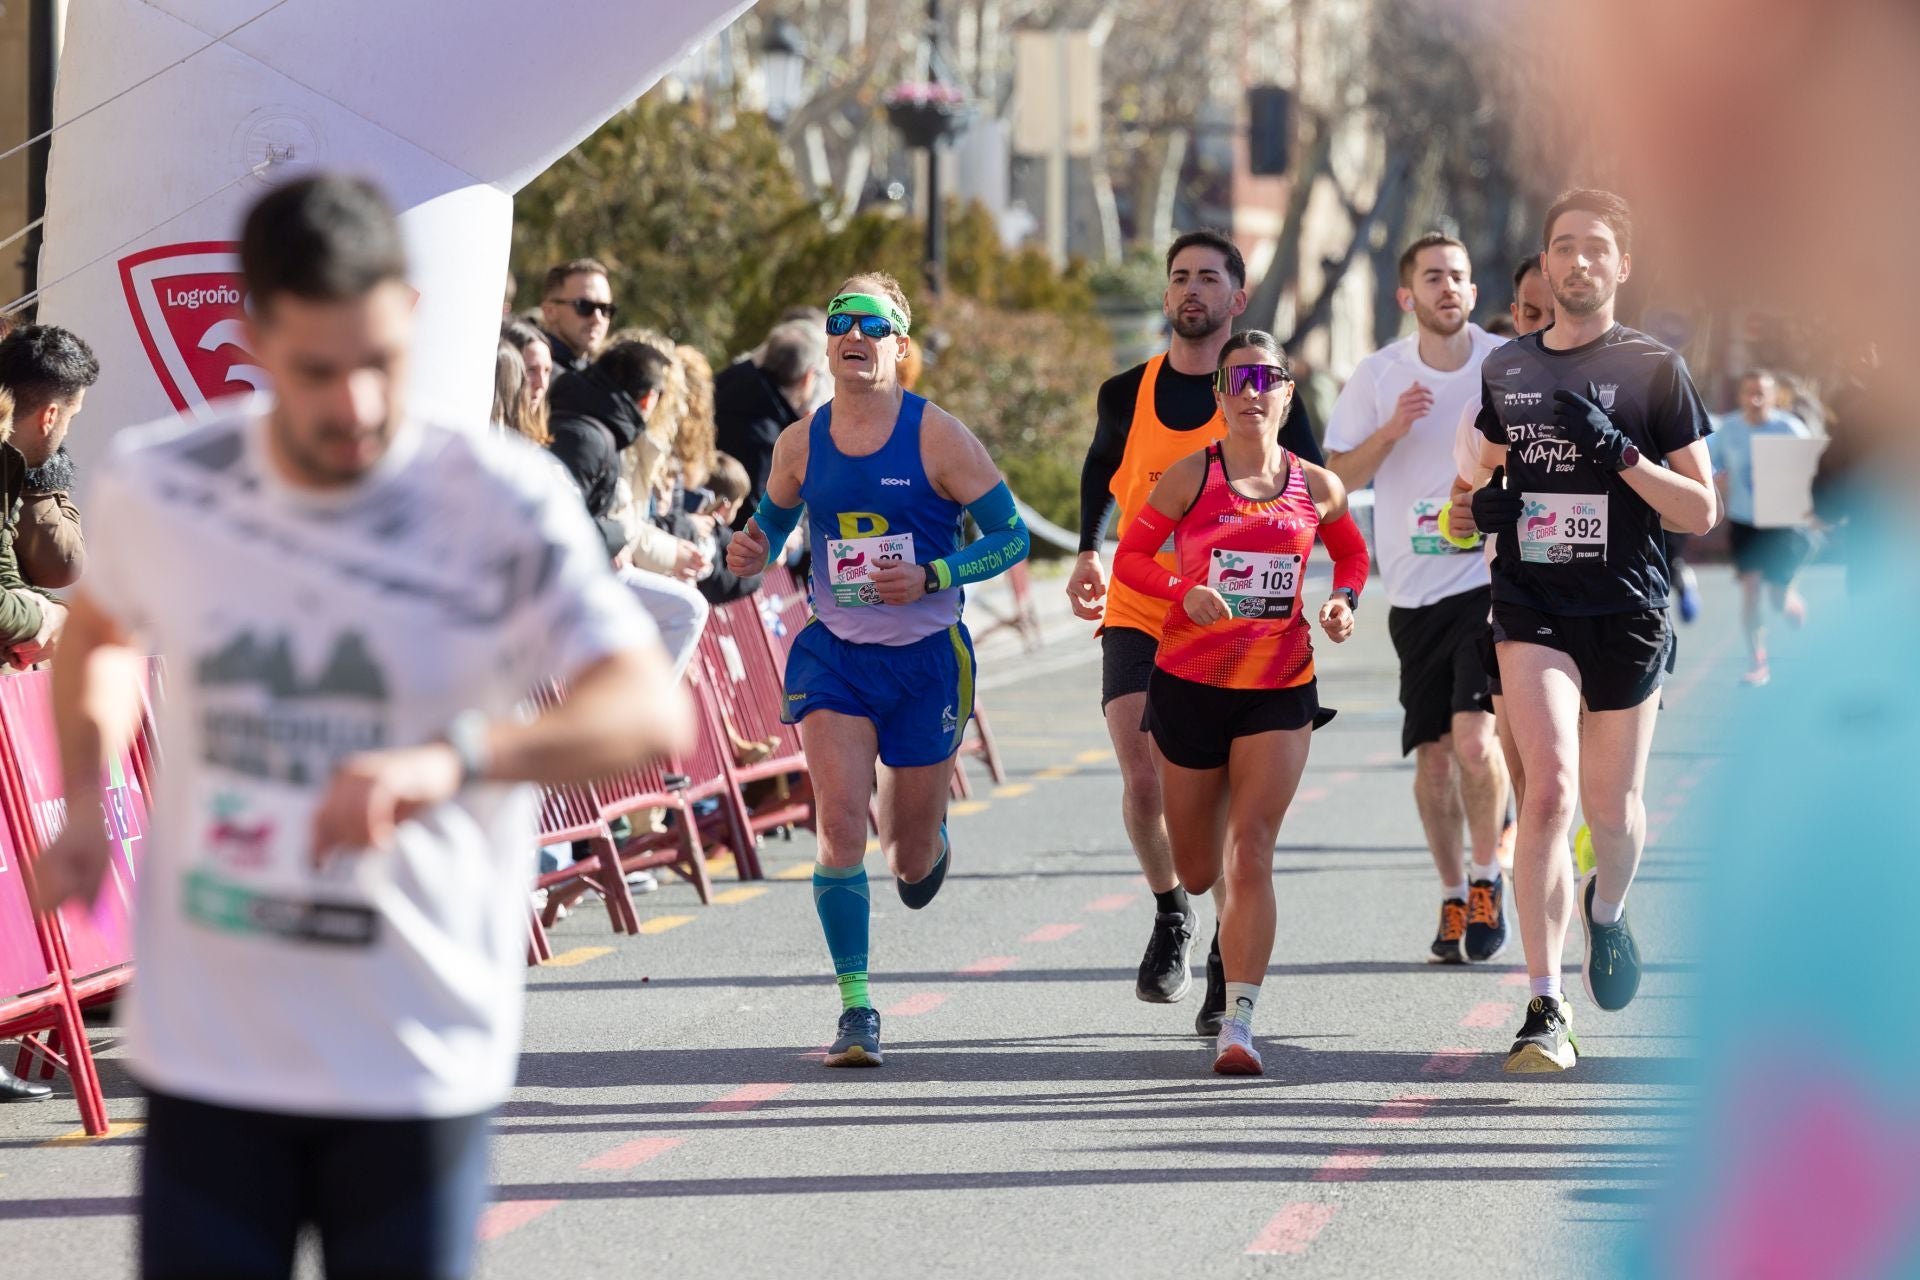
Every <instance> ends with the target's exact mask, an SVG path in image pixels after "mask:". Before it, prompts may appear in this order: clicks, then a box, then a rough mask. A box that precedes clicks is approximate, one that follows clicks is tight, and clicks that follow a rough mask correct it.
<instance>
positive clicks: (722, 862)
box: [707, 853, 733, 875]
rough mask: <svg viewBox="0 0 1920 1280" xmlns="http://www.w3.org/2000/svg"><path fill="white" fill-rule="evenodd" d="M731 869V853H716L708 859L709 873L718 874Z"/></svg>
mask: <svg viewBox="0 0 1920 1280" xmlns="http://www.w3.org/2000/svg"><path fill="white" fill-rule="evenodd" d="M731 870H733V855H732V854H730V853H716V854H714V855H713V856H712V857H711V858H708V859H707V873H708V874H709V875H718V874H720V873H721V872H724V871H731Z"/></svg>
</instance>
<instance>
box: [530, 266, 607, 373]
mask: <svg viewBox="0 0 1920 1280" xmlns="http://www.w3.org/2000/svg"><path fill="white" fill-rule="evenodd" d="M616 311H618V308H617V307H615V306H614V305H613V286H612V285H610V284H608V283H607V269H606V267H605V266H603V265H601V263H600V262H599V261H597V260H596V259H593V258H575V259H574V260H573V261H571V262H563V263H561V264H560V265H558V266H556V267H554V268H553V269H552V270H551V271H549V272H547V287H546V288H545V289H544V290H543V291H542V292H541V295H540V328H541V329H542V330H543V331H544V332H545V334H546V338H547V345H548V346H549V347H551V348H552V349H553V367H554V370H555V372H556V373H557V372H559V371H562V370H570V371H572V372H575V373H578V372H579V371H580V370H582V369H585V368H586V367H587V366H588V365H589V364H591V363H592V362H593V358H594V356H595V355H597V354H598V353H599V350H600V344H601V343H602V342H604V341H606V338H607V330H609V329H611V328H612V327H613V317H614V313H615V312H616Z"/></svg>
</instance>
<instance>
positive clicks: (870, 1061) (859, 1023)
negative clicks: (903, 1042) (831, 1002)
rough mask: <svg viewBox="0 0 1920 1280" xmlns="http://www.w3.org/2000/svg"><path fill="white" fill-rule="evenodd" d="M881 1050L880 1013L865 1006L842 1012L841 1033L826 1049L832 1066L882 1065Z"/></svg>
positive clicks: (883, 1060)
mask: <svg viewBox="0 0 1920 1280" xmlns="http://www.w3.org/2000/svg"><path fill="white" fill-rule="evenodd" d="M886 1061H887V1060H886V1057H885V1056H884V1055H882V1054H881V1052H880V1014H879V1011H878V1010H875V1009H869V1008H868V1007H867V1006H866V1005H855V1006H854V1007H853V1008H851V1009H843V1010H841V1011H840V1028H839V1034H838V1035H836V1036H835V1037H834V1041H833V1043H832V1044H831V1045H830V1046H828V1048H827V1059H826V1063H827V1065H828V1066H830V1067H879V1066H884V1065H886Z"/></svg>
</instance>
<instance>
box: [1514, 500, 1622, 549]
mask: <svg viewBox="0 0 1920 1280" xmlns="http://www.w3.org/2000/svg"><path fill="white" fill-rule="evenodd" d="M1521 496H1522V499H1523V501H1524V503H1525V505H1524V506H1523V507H1522V508H1521V511H1520V528H1519V534H1520V558H1521V559H1522V560H1524V561H1526V562H1528V563H1529V564H1573V563H1575V562H1577V561H1581V560H1605V559H1606V558H1607V495H1606V494H1604V493H1528V494H1523V495H1521Z"/></svg>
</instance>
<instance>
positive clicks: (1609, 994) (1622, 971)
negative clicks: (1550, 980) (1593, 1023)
mask: <svg viewBox="0 0 1920 1280" xmlns="http://www.w3.org/2000/svg"><path fill="white" fill-rule="evenodd" d="M1599 883H1600V874H1599V872H1597V871H1596V872H1593V873H1591V874H1589V875H1588V876H1587V878H1586V879H1585V880H1583V881H1581V882H1580V929H1581V931H1582V932H1583V933H1585V934H1586V935H1587V963H1586V964H1585V965H1584V966H1582V972H1581V976H1582V978H1583V979H1584V980H1585V981H1586V984H1587V997H1588V998H1589V999H1591V1000H1592V1001H1593V1005H1594V1008H1596V1009H1605V1010H1606V1011H1607V1012H1608V1013H1617V1012H1619V1011H1620V1010H1622V1009H1624V1008H1626V1007H1627V1006H1628V1005H1630V1004H1632V1003H1633V997H1634V993H1635V992H1637V991H1639V990H1640V947H1639V944H1638V943H1636V942H1634V940H1633V930H1631V929H1629V928H1627V917H1626V916H1625V915H1622V916H1621V917H1620V920H1619V923H1617V924H1600V923H1598V922H1597V921H1595V920H1594V918H1593V895H1594V894H1595V893H1596V892H1598V890H1599Z"/></svg>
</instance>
